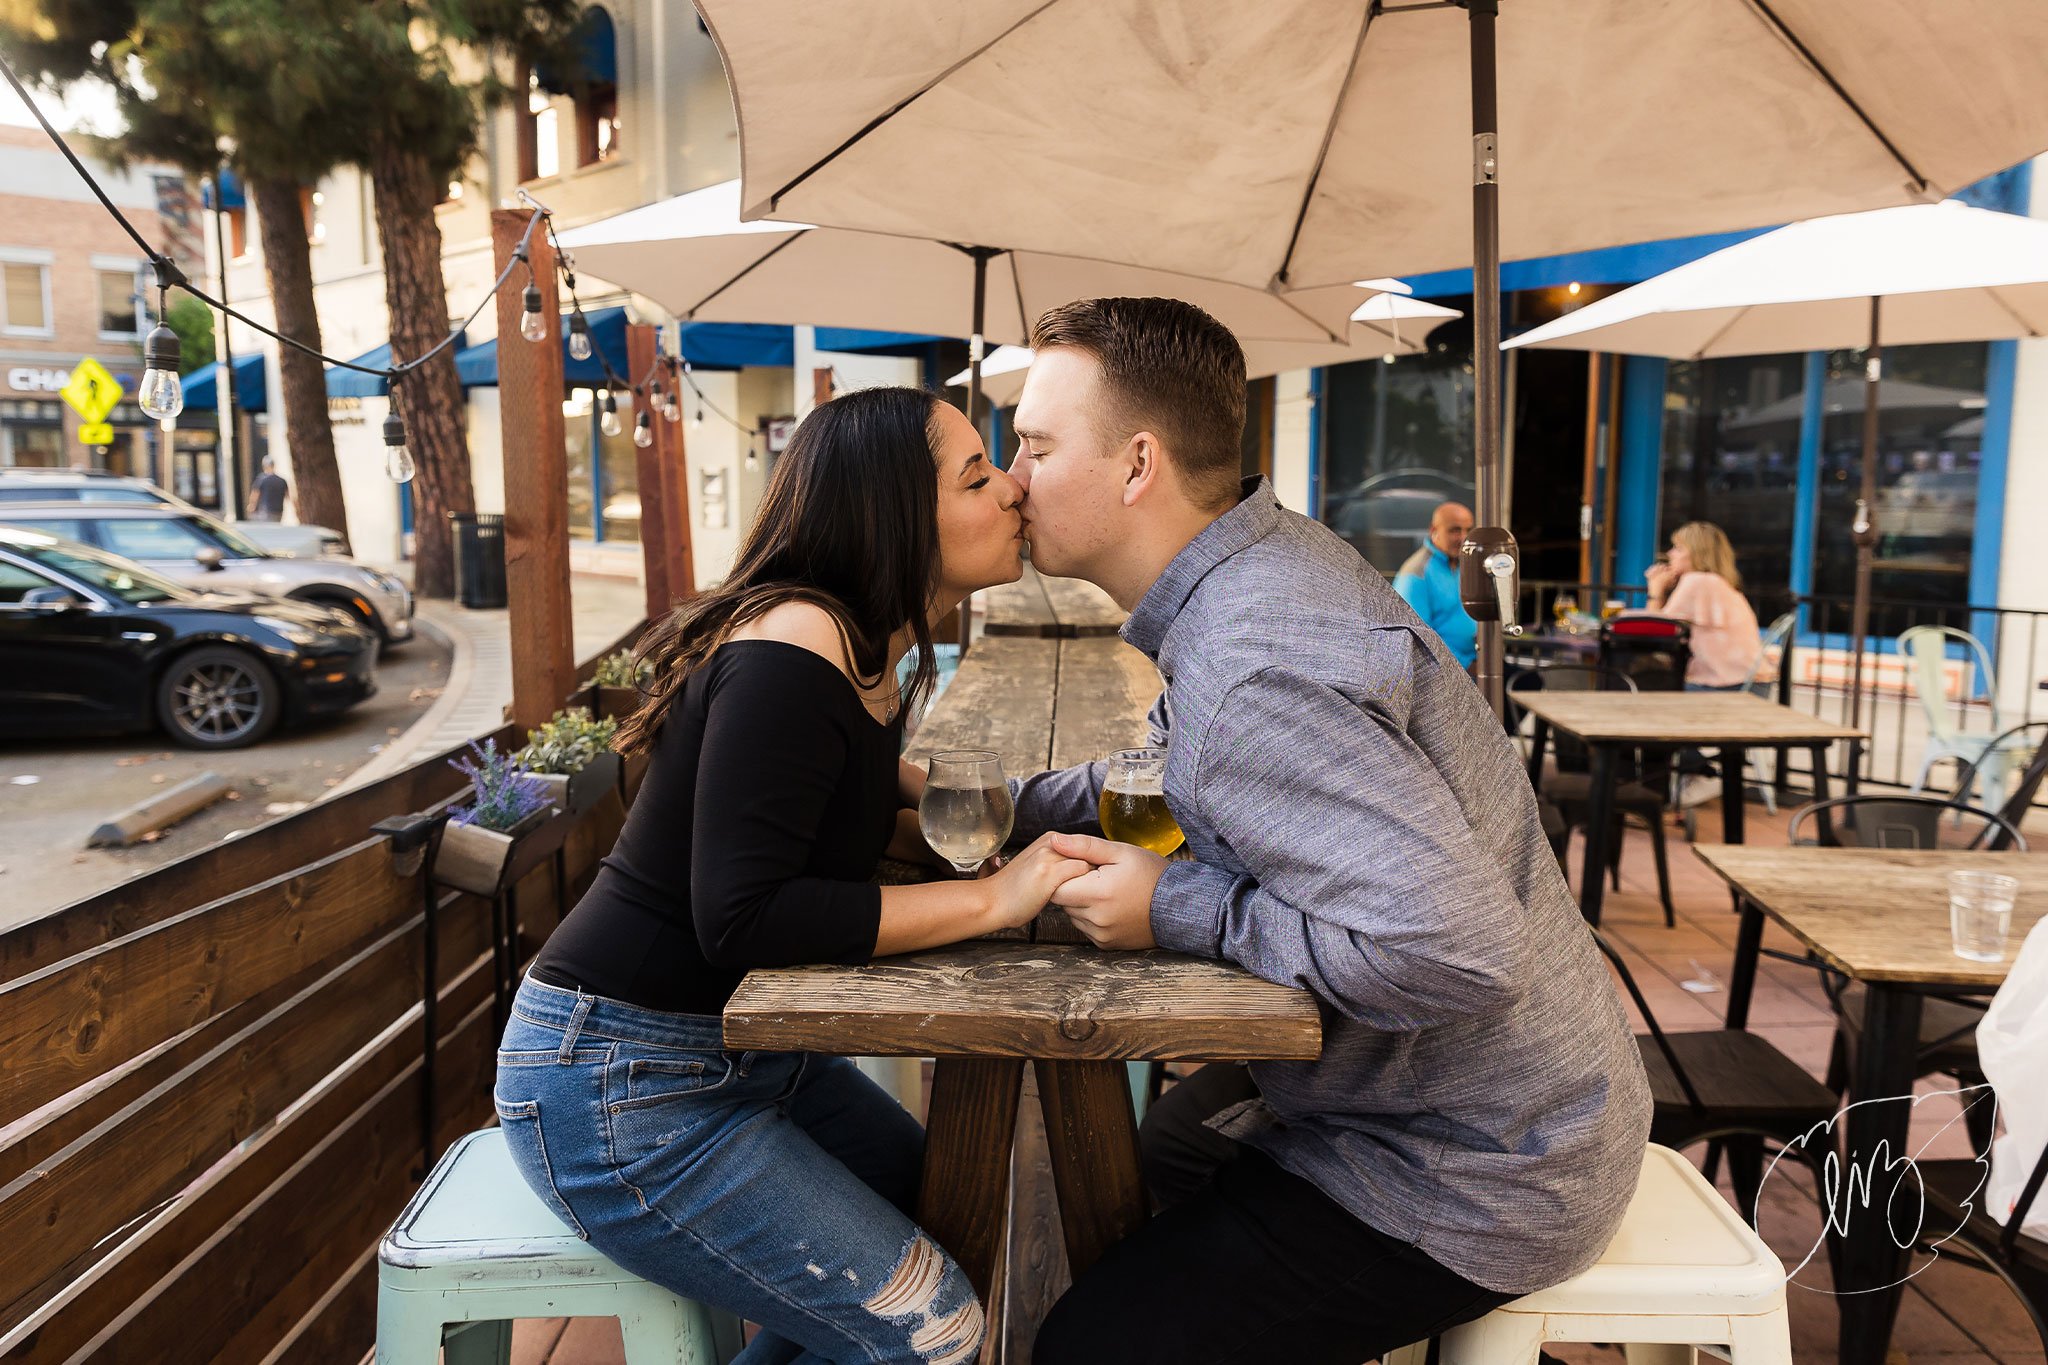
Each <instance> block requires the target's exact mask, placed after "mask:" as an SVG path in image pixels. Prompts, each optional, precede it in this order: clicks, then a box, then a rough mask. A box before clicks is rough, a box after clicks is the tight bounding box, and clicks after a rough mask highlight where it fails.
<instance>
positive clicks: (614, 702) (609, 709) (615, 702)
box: [590, 685, 644, 720]
mask: <svg viewBox="0 0 2048 1365" xmlns="http://www.w3.org/2000/svg"><path fill="white" fill-rule="evenodd" d="M590 691H591V693H592V694H593V696H592V705H591V708H590V713H591V714H592V715H594V716H596V717H597V718H598V719H599V720H603V719H604V718H605V717H606V716H616V717H618V718H619V719H620V720H624V719H625V718H626V717H628V716H630V715H632V714H633V713H634V712H635V711H638V710H639V709H640V703H641V702H642V701H643V700H644V698H642V697H641V695H640V689H639V688H637V687H598V686H595V685H593V686H592V687H591V689H590Z"/></svg>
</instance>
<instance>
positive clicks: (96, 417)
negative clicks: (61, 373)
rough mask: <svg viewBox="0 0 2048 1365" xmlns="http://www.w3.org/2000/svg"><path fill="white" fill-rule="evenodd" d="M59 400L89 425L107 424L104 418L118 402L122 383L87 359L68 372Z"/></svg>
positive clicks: (105, 368)
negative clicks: (68, 377)
mask: <svg viewBox="0 0 2048 1365" xmlns="http://www.w3.org/2000/svg"><path fill="white" fill-rule="evenodd" d="M58 396H59V397H60V398H62V399H63V400H64V401H65V402H67V403H69V404H70V405H71V410H72V411H73V412H75V413H77V414H78V415H79V416H80V417H83V418H84V419H85V420H86V422H87V423H88V424H90V425H95V426H96V425H99V424H100V423H103V422H105V421H106V420H107V414H108V413H110V412H112V411H113V410H114V405H115V404H116V403H118V402H120V401H121V381H120V380H118V379H116V378H114V376H113V375H111V374H109V373H108V372H107V367H106V366H104V365H102V364H100V362H99V361H97V360H95V359H93V358H92V357H91V356H87V357H86V358H85V359H83V360H81V361H79V362H78V364H76V365H74V366H73V367H72V369H71V380H70V382H69V383H67V384H66V385H65V386H64V387H63V388H62V389H60V390H58Z"/></svg>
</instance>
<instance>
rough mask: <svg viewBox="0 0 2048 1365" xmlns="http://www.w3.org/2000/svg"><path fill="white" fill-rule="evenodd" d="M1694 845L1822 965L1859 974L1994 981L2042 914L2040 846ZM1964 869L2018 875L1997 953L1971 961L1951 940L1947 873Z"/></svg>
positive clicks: (2047, 897)
mask: <svg viewBox="0 0 2048 1365" xmlns="http://www.w3.org/2000/svg"><path fill="white" fill-rule="evenodd" d="M1693 852H1694V853H1695V854H1696V855H1698V857H1699V859H1700V861H1702V862H1704V863H1705V864H1706V865H1707V866H1708V867H1711V868H1712V869H1714V871H1715V872H1717V873H1719V874H1720V875H1721V877H1722V878H1723V879H1724V880H1725V881H1727V883H1728V885H1729V886H1730V887H1731V888H1733V889H1734V890H1735V891H1736V892H1738V893H1740V894H1741V895H1743V896H1745V897H1747V898H1748V899H1749V900H1750V902H1751V903H1753V904H1754V905H1756V906H1757V908H1758V909H1760V910H1762V911H1763V912H1764V913H1765V914H1766V915H1769V916H1770V917H1771V918H1772V919H1774V920H1776V921H1778V923H1780V924H1782V925H1784V926H1785V928H1786V929H1788V930H1790V931H1791V932H1792V934H1793V935H1794V936H1795V937H1796V938H1798V939H1799V941H1800V942H1801V943H1804V944H1805V945H1806V946H1807V947H1809V948H1811V949H1812V950H1813V951H1814V952H1815V953H1816V954H1818V955H1819V956H1820V958H1821V959H1822V960H1823V961H1824V962H1826V963H1827V964H1828V965H1829V966H1831V967H1833V968H1834V969H1835V970H1837V971H1840V972H1843V973H1845V974H1847V975H1849V976H1851V977H1854V978H1856V979H1857V980H1859V981H1872V982H1894V983H1899V984H1909V985H1920V986H1954V987H1964V988H1974V989H1981V990H1996V989H1997V988H1998V986H1999V984H2000V983H2001V982H2003V981H2004V980H2005V974H2006V971H2007V969H2008V968H2009V967H2010V966H2011V962H2012V958H2013V956H2014V955H2015V954H2017V953H2018V952H2019V945H2020V940H2021V939H2023V938H2025V937H2026V934H2027V931H2028V930H2029V929H2031V928H2033V927H2034V925H2035V924H2036V923H2037V922H2039V921H2040V919H2041V917H2042V916H2043V915H2044V914H2048V856H2043V855H2039V854H2029V853H1983V852H1973V851H1970V850H1967V849H1883V848H1816V847H1805V846H1800V847H1792V848H1752V847H1747V846H1740V845H1735V844H1699V845H1695V846H1694V848H1693ZM1963 870H1977V871H1985V872H2003V873H2006V874H2007V875H2009V876H2013V877H2017V878H2019V881H2020V893H2019V898H2018V900H2017V901H2016V902H2015V903H2014V905H2013V914H2012V932H2011V935H2010V936H2009V937H2008V939H2007V940H2006V960H2005V961H2004V962H1971V961H1969V960H1968V959H1966V958H1960V957H1957V956H1956V955H1955V953H1954V951H1953V949H1952V947H1951V941H1950V937H1949V919H1948V880H1947V879H1948V874H1949V873H1950V872H1955V871H1963Z"/></svg>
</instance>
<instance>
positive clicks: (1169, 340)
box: [1031, 299, 1245, 509]
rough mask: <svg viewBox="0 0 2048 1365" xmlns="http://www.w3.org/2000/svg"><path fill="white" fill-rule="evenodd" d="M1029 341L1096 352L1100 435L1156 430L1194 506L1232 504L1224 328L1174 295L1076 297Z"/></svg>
mask: <svg viewBox="0 0 2048 1365" xmlns="http://www.w3.org/2000/svg"><path fill="white" fill-rule="evenodd" d="M1031 345H1032V347H1033V349H1036V350H1043V349H1045V348H1046V347H1048V346H1070V347H1072V348H1073V349H1075V350H1077V351H1085V352H1087V353H1088V354H1089V355H1091V356H1094V357H1095V360H1096V363H1097V364H1098V365H1100V366H1101V367H1102V393H1103V397H1104V400H1105V406H1106V408H1107V410H1106V411H1105V412H1104V413H1103V414H1102V416H1101V418H1100V425H1101V426H1102V427H1103V429H1104V435H1105V436H1106V437H1107V438H1108V439H1109V440H1110V441H1112V442H1115V443H1121V442H1124V441H1128V440H1129V439H1130V438H1131V437H1132V436H1134V435H1136V434H1137V433H1138V432H1140V431H1150V432H1154V433H1156V434H1157V435H1158V436H1159V438H1160V440H1162V441H1163V442H1165V444H1166V447H1167V449H1169V450H1171V451H1172V452H1173V460H1174V464H1175V466H1176V467H1177V468H1178V469H1179V471H1180V475H1181V477H1182V479H1183V480H1184V481H1185V483H1186V487H1187V494H1188V497H1189V498H1191V499H1192V500H1193V501H1194V502H1195V503H1197V504H1198V505H1200V506H1202V507H1204V508H1210V509H1214V508H1220V507H1228V506H1230V505H1231V504H1232V503H1234V502H1236V501H1237V493H1238V486H1239V481H1240V472H1241V470H1242V468H1243V461H1244V456H1243V442H1244V408H1245V378H1244V348H1243V347H1241V346H1239V345H1238V344H1237V338H1236V337H1234V336H1232V335H1231V333H1230V329H1229V328H1228V327H1225V326H1224V325H1223V324H1222V323H1220V322H1218V321H1216V319H1215V318H1212V317H1210V316H1209V315H1208V314H1207V313H1205V312H1203V311H1202V310H1201V309H1199V308H1197V307H1195V306H1194V305H1193V304H1191V303H1183V302H1181V301H1180V300H1179V299H1078V300H1076V301H1075V302H1073V303H1066V304H1061V305H1060V306H1059V307H1058V308H1054V309H1052V310H1051V311H1049V312H1047V313H1046V314H1045V315H1044V316H1042V317H1040V318H1039V319H1038V324H1037V325H1036V326H1035V327H1033V328H1032V329H1031Z"/></svg>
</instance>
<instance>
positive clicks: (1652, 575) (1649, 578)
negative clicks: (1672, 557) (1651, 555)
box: [1643, 560, 1678, 602]
mask: <svg viewBox="0 0 2048 1365" xmlns="http://www.w3.org/2000/svg"><path fill="white" fill-rule="evenodd" d="M1643 581H1644V582H1645V583H1647V584H1649V585H1650V600H1651V601H1653V602H1661V601H1663V600H1664V599H1665V598H1667V597H1669V596H1670V595H1671V589H1672V588H1674V587H1676V586H1677V584H1678V571H1677V570H1675V569H1673V568H1672V567H1671V566H1670V565H1669V564H1666V563H1664V562H1663V561H1662V560H1659V561H1658V562H1657V563H1655V564H1652V565H1651V566H1650V567H1649V568H1647V569H1645V570H1643Z"/></svg>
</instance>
